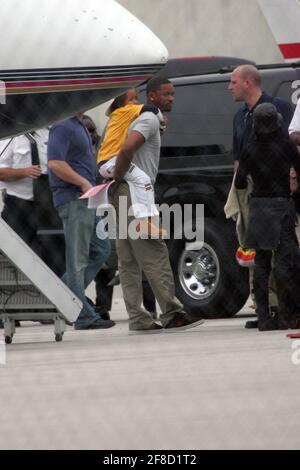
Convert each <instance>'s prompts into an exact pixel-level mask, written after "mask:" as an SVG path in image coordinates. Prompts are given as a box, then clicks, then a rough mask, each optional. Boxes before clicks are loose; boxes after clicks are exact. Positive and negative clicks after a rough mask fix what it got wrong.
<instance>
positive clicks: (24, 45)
mask: <svg viewBox="0 0 300 470" xmlns="http://www.w3.org/2000/svg"><path fill="white" fill-rule="evenodd" d="M1 9H2V12H1V17H0V31H1V36H2V45H4V44H5V47H2V48H1V49H0V85H1V86H0V103H1V104H0V138H4V137H9V136H12V135H16V134H22V133H24V132H27V131H30V130H33V129H35V128H39V127H43V126H45V125H47V124H49V123H51V122H55V121H58V120H60V119H63V118H65V117H67V116H70V115H72V114H74V113H76V112H79V111H82V110H85V109H90V108H93V107H95V106H96V105H98V104H101V103H103V102H105V101H107V100H109V99H110V98H113V97H114V96H117V95H118V94H120V93H122V92H124V91H125V89H128V88H130V87H134V86H137V85H138V84H140V83H142V82H144V81H146V80H148V79H149V78H150V77H151V76H152V75H153V74H155V73H156V72H158V71H159V70H160V69H161V68H162V67H163V66H164V64H165V63H166V61H167V59H168V52H167V50H166V48H165V46H164V45H163V44H162V43H161V41H160V40H159V39H158V38H157V37H156V36H155V35H154V34H153V33H152V32H151V31H150V30H149V29H148V28H147V27H146V26H145V25H143V24H142V23H141V22H140V21H139V20H137V19H136V18H135V17H134V16H133V15H132V14H131V13H129V12H128V11H127V10H125V9H124V8H123V7H121V6H120V5H119V4H118V3H117V2H115V1H114V0H64V2H61V1H60V0H51V1H49V0H26V2H20V1H19V0H1Z"/></svg>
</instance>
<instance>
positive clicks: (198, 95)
mask: <svg viewBox="0 0 300 470" xmlns="http://www.w3.org/2000/svg"><path fill="white" fill-rule="evenodd" d="M228 84H229V82H228V81H225V82H223V81H222V82H215V83H212V82H210V83H199V84H192V85H191V84H190V83H189V84H188V85H177V86H176V94H175V102H174V107H173V111H172V113H171V114H170V116H169V123H168V130H167V132H166V134H165V136H164V137H163V144H162V154H161V155H162V157H171V156H172V157H176V156H181V157H182V156H193V155H218V154H224V153H226V152H229V151H230V150H231V147H232V119H233V115H234V113H235V111H236V110H237V108H238V107H239V106H240V104H238V103H235V102H234V101H233V99H232V96H231V93H230V92H229V91H228Z"/></svg>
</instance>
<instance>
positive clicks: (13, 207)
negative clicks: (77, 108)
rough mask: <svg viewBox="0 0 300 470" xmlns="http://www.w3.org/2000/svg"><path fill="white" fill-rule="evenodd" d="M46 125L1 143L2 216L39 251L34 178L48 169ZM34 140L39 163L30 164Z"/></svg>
mask: <svg viewBox="0 0 300 470" xmlns="http://www.w3.org/2000/svg"><path fill="white" fill-rule="evenodd" d="M48 135H49V131H48V129H41V130H38V131H36V132H34V135H33V137H34V138H33V139H32V141H30V140H29V138H28V137H27V136H25V135H22V136H18V137H14V138H13V139H7V140H5V141H1V143H0V181H1V189H2V190H4V197H3V200H4V208H3V211H2V214H1V215H2V218H3V219H4V220H5V222H6V223H7V224H8V225H10V227H12V228H13V229H14V230H15V232H16V233H17V234H18V235H19V236H20V237H21V238H22V239H23V240H24V241H25V242H26V243H27V244H28V245H29V246H30V247H31V248H33V249H35V250H37V251H38V244H37V239H36V232H37V222H36V217H35V211H34V196H33V180H35V179H38V178H39V177H40V176H41V175H42V174H43V173H44V174H45V173H47V143H48ZM34 141H35V142H36V146H37V147H36V148H37V154H38V160H39V162H37V163H38V164H33V160H32V142H33V145H35V144H34Z"/></svg>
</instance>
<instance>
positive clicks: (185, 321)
mask: <svg viewBox="0 0 300 470" xmlns="http://www.w3.org/2000/svg"><path fill="white" fill-rule="evenodd" d="M203 323H204V320H203V318H201V319H200V320H199V319H198V320H197V319H194V318H190V317H189V316H188V315H187V314H185V313H184V312H182V313H176V314H175V315H174V318H172V320H170V321H169V322H168V323H167V324H166V326H165V327H164V331H165V333H173V332H175V331H182V330H188V329H190V328H194V327H195V326H199V325H203Z"/></svg>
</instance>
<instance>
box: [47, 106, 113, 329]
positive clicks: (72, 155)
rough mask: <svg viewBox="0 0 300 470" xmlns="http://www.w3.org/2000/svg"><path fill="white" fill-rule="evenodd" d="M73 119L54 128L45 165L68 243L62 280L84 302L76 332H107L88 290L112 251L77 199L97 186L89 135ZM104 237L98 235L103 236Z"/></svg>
mask: <svg viewBox="0 0 300 470" xmlns="http://www.w3.org/2000/svg"><path fill="white" fill-rule="evenodd" d="M80 117H81V115H78V116H74V117H72V118H70V119H67V120H65V121H63V122H60V123H58V124H56V125H54V126H53V127H52V128H51V130H50V135H49V142H48V166H49V170H50V171H49V176H50V186H51V189H52V191H53V201H54V205H55V207H56V208H57V210H58V213H59V216H60V218H61V219H62V222H63V227H64V235H65V243H66V273H65V275H64V276H63V280H64V281H65V283H66V284H67V285H68V287H69V288H70V289H71V290H72V291H73V292H74V293H75V294H76V295H77V297H78V298H79V299H80V300H81V301H82V303H83V308H82V310H81V312H80V315H79V317H78V319H77V321H76V323H75V329H76V330H87V329H98V328H110V327H111V326H114V322H112V321H111V320H103V319H101V318H100V317H99V315H98V314H97V313H96V312H95V310H94V308H93V307H92V306H91V305H90V304H89V303H88V302H87V300H86V297H85V289H86V287H87V286H88V285H89V284H90V283H91V282H92V281H93V280H94V279H95V276H96V275H97V273H98V271H99V270H100V269H101V266H102V265H103V263H104V262H105V261H106V259H107V257H108V256H109V252H110V242H109V239H107V238H105V239H100V238H98V236H97V234H96V227H97V224H99V223H100V225H98V227H97V231H98V233H99V230H103V228H101V222H100V220H99V219H98V218H97V217H96V211H95V210H90V209H88V207H87V201H86V200H80V199H79V197H80V195H81V194H83V193H85V192H86V191H87V190H89V189H90V188H91V187H93V186H95V184H96V172H97V169H96V162H95V158H94V156H93V149H92V141H91V138H90V135H89V133H88V131H87V129H86V128H85V126H84V125H83V124H82V122H81V120H80ZM101 238H102V237H101Z"/></svg>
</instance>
